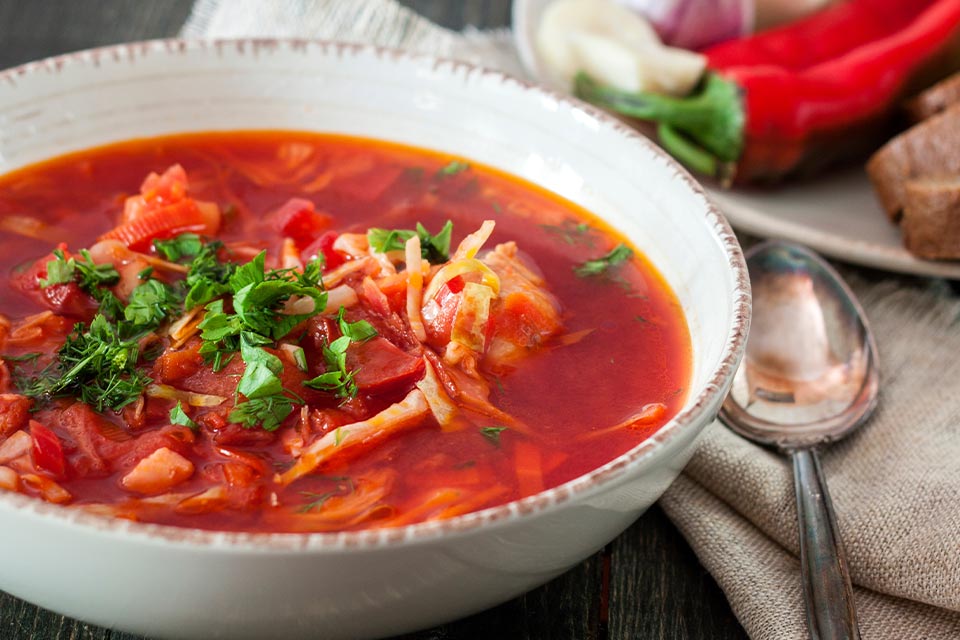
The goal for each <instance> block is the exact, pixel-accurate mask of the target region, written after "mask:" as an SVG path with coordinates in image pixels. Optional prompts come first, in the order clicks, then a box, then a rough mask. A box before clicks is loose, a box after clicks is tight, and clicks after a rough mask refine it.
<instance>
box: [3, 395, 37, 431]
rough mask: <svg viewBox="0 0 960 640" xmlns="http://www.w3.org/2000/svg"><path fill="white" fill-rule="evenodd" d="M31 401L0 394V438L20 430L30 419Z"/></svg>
mask: <svg viewBox="0 0 960 640" xmlns="http://www.w3.org/2000/svg"><path fill="white" fill-rule="evenodd" d="M32 406H33V400H31V399H30V398H28V397H26V396H21V395H19V394H16V393H3V394H0V436H3V437H6V436H9V435H10V434H11V433H13V432H14V431H16V430H17V429H22V428H23V427H25V426H26V425H27V421H28V420H29V419H30V407H32Z"/></svg>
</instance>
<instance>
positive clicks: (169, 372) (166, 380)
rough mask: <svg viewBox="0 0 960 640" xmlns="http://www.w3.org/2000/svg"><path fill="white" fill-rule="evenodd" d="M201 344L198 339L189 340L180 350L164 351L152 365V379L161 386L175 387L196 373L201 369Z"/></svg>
mask: <svg viewBox="0 0 960 640" xmlns="http://www.w3.org/2000/svg"><path fill="white" fill-rule="evenodd" d="M201 344H202V343H201V341H200V340H199V339H197V338H191V339H190V341H189V342H187V344H185V345H184V346H183V348H182V349H177V350H171V349H168V350H167V351H164V352H163V353H162V354H161V355H160V357H159V358H157V359H156V361H155V362H154V363H153V374H152V377H153V379H154V380H156V381H157V382H159V383H161V384H173V385H176V384H177V383H178V382H179V381H180V380H183V379H184V378H187V377H189V376H192V375H193V374H195V373H197V372H198V371H199V370H200V369H201V368H202V367H203V356H202V355H200V345H201Z"/></svg>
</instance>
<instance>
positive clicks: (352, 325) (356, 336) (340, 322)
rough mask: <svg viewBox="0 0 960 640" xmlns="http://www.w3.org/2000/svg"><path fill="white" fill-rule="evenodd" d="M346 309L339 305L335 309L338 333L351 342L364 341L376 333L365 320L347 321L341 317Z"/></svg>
mask: <svg viewBox="0 0 960 640" xmlns="http://www.w3.org/2000/svg"><path fill="white" fill-rule="evenodd" d="M346 311H347V310H346V309H345V308H344V307H343V306H342V305H341V307H340V310H339V311H337V326H339V327H340V333H342V334H343V335H345V336H347V337H348V338H350V341H351V342H365V341H367V340H369V339H370V338H373V337H374V336H376V335H377V330H376V329H374V328H373V325H372V324H370V323H369V322H367V321H366V320H357V321H356V322H347V321H346V320H345V319H344V317H343V316H344V314H345V313H346Z"/></svg>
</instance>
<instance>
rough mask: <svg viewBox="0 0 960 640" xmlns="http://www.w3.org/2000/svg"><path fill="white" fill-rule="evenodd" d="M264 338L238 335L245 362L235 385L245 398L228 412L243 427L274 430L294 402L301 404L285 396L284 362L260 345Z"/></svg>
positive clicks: (245, 334) (247, 334)
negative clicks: (281, 377)
mask: <svg viewBox="0 0 960 640" xmlns="http://www.w3.org/2000/svg"><path fill="white" fill-rule="evenodd" d="M262 344H264V338H263V337H262V336H258V335H256V334H249V333H243V334H241V336H240V356H241V357H242V358H243V362H244V364H245V365H246V367H245V368H244V371H243V376H241V378H240V382H239V383H238V384H237V393H238V394H243V395H244V396H245V397H246V398H247V399H246V400H245V401H244V402H240V403H238V404H237V405H236V406H235V407H234V409H233V411H231V412H230V416H229V418H230V420H231V421H232V422H237V423H239V424H242V425H243V426H245V427H256V426H260V427H262V428H263V429H265V430H267V431H275V430H276V429H277V428H278V427H279V426H280V423H282V422H283V421H284V419H286V417H287V416H288V415H290V413H291V412H292V411H293V405H295V404H303V400H301V399H300V398H291V397H289V396H287V395H285V393H286V392H285V390H284V388H283V381H282V380H281V379H280V374H281V373H283V363H282V362H281V361H280V358H278V357H277V356H275V355H273V354H272V353H270V352H269V351H267V350H266V349H264V348H263V347H262V346H261V345H262Z"/></svg>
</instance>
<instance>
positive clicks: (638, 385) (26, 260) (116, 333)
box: [0, 132, 691, 532]
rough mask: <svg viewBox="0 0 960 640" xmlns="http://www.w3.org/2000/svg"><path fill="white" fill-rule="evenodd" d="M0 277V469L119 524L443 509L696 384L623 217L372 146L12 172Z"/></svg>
mask: <svg viewBox="0 0 960 640" xmlns="http://www.w3.org/2000/svg"><path fill="white" fill-rule="evenodd" d="M642 214H643V212H642V211H638V212H637V215H642ZM0 267H2V273H3V274H4V277H5V278H6V281H5V282H4V284H3V286H2V287H0V314H2V315H0V354H2V357H3V359H2V362H0V487H2V488H3V489H4V490H7V491H14V492H20V493H23V494H27V495H31V496H35V497H37V498H38V499H42V500H46V501H49V502H53V503H58V504H63V505H70V506H71V508H79V509H85V510H88V511H91V512H94V513H98V514H104V515H108V516H112V517H118V518H126V519H130V520H138V521H144V522H154V523H162V524H169V525H176V526H184V527H196V528H202V529H212V530H231V531H265V532H323V531H343V530H355V529H365V528H376V527H392V526H400V525H406V524H412V523H416V522H422V521H427V520H436V519H444V518H451V517H455V516H458V515H461V514H464V513H468V512H471V511H476V510H479V509H483V508H485V507H490V506H494V505H498V504H502V503H505V502H508V501H511V500H516V499H519V498H523V497H525V496H529V495H532V494H535V493H537V492H540V491H543V490H545V489H549V488H550V487H554V486H556V485H558V484H561V483H563V482H566V481H568V480H571V479H573V478H575V477H577V476H579V475H582V474H584V473H586V472H588V471H590V470H592V469H594V468H596V467H598V466H600V465H602V464H604V463H606V462H608V461H610V460H612V459H613V458H615V457H616V456H618V455H620V454H622V453H624V452H626V451H628V450H629V449H631V448H632V447H634V446H636V445H637V444H639V443H640V442H642V441H643V440H644V439H646V438H648V437H649V436H650V435H651V434H653V433H654V432H655V431H656V430H657V429H659V428H660V427H661V426H662V425H663V424H664V423H665V422H667V421H668V420H669V419H670V418H671V417H672V416H673V415H674V414H675V413H676V412H677V411H678V410H679V409H680V407H681V405H682V403H683V400H684V398H685V396H686V392H687V385H688V381H689V377H690V366H691V348H690V338H689V334H688V331H687V326H686V323H685V320H684V318H683V315H682V313H681V310H680V307H679V304H678V302H677V300H676V298H675V297H674V295H673V293H672V292H671V291H670V289H669V287H668V286H667V285H666V283H665V282H664V281H663V279H662V278H661V277H660V276H659V275H658V273H657V272H656V271H655V270H654V269H653V268H652V266H651V265H650V264H649V263H648V262H647V261H646V260H645V259H644V258H643V257H642V256H640V255H637V253H636V252H635V251H634V250H633V249H632V248H631V247H630V246H629V244H628V243H626V241H625V240H624V239H623V238H622V237H620V236H619V235H618V234H617V233H616V232H615V231H614V230H612V229H610V228H609V227H607V226H605V225H604V224H603V223H602V222H601V221H600V220H598V219H597V218H595V217H593V216H591V215H590V214H589V213H587V212H585V211H583V210H582V209H580V208H579V207H577V206H575V205H573V204H571V203H569V202H566V201H564V200H562V199H560V198H558V197H556V196H554V195H552V194H550V193H548V192H546V191H544V190H543V189H540V188H538V187H536V186H534V185H531V184H529V183H526V182H523V181H521V180H518V179H516V178H513V177H510V176H508V175H505V174H503V173H501V172H498V171H495V170H492V169H490V168H487V167H483V166H479V165H477V164H475V163H472V162H470V161H469V160H465V159H461V158H452V157H448V156H443V155H440V154H437V153H433V152H430V151H425V150H421V149H415V148H410V147H405V146H400V145H394V144H388V143H383V142H377V141H372V140H366V139H359V138H350V137H341V136H329V135H316V134H306V133H291V132H241V133H215V134H201V135H181V136H173V137H165V138H158V139H149V140H138V141H133V142H128V143H123V144H117V145H112V146H108V147H102V148H98V149H93V150H90V151H85V152H82V153H77V154H72V155H69V156H65V157H62V158H57V159H54V160H51V161H49V162H45V163H42V164H38V165H35V166H31V167H28V168H25V169H22V170H19V171H17V172H15V173H11V174H9V175H7V176H4V177H2V178H0Z"/></svg>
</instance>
